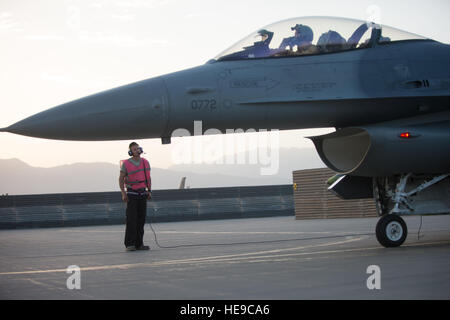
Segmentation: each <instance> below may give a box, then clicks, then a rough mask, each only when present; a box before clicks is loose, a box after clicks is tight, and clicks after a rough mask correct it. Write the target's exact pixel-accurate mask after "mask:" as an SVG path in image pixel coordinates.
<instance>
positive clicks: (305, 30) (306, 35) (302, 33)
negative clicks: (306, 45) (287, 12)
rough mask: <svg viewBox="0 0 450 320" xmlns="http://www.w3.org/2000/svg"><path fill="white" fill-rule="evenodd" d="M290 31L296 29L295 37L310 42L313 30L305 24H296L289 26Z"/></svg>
mask: <svg viewBox="0 0 450 320" xmlns="http://www.w3.org/2000/svg"><path fill="white" fill-rule="evenodd" d="M291 30H292V31H294V30H295V31H297V34H298V35H297V37H299V38H300V41H302V42H312V41H313V38H314V34H313V31H312V30H311V28H310V27H308V26H305V25H303V24H296V25H295V26H294V27H291Z"/></svg>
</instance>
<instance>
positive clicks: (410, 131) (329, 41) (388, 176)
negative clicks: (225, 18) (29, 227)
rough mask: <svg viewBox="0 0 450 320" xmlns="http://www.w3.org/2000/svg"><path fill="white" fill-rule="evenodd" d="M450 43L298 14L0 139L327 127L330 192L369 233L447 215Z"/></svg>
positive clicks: (398, 234) (401, 229)
mask: <svg viewBox="0 0 450 320" xmlns="http://www.w3.org/2000/svg"><path fill="white" fill-rule="evenodd" d="M449 93H450V46H449V45H447V44H442V43H439V42H437V41H434V40H431V39H427V38H424V37H422V36H419V35H416V34H412V33H408V32H405V31H401V30H398V29H395V28H391V27H387V26H382V25H378V24H374V23H367V22H364V21H359V20H353V19H346V18H332V17H303V18H294V19H288V20H283V21H280V22H277V23H274V24H271V25H268V26H265V27H263V28H261V29H259V30H258V31H257V32H255V33H252V34H250V35H249V36H248V37H245V38H244V39H243V40H241V41H239V42H237V43H236V44H235V45H233V46H231V47H230V48H228V49H227V50H225V51H223V52H222V53H221V54H219V55H217V56H216V57H215V58H214V59H211V60H209V61H208V62H207V63H206V64H204V65H201V66H198V67H195V68H191V69H187V70H183V71H179V72H175V73H171V74H167V75H163V76H159V77H155V78H151V79H147V80H144V81H139V82H136V83H132V84H128V85H125V86H121V87H118V88H115V89H111V90H107V91H103V92H100V93H97V94H94V95H90V96H87V97H84V98H81V99H78V100H75V101H71V102H68V103H65V104H62V105H60V106H57V107H54V108H51V109H48V110H46V111H43V112H41V113H38V114H36V115H33V116H31V117H29V118H26V119H24V120H22V121H19V122H17V123H15V124H13V125H11V126H9V127H7V128H3V129H1V131H7V132H12V133H16V134H21V135H27V136H33V137H41V138H47V139H60V140H123V139H138V138H161V139H162V143H170V138H171V135H172V132H173V131H174V130H176V129H178V128H185V129H187V130H188V131H189V132H191V134H193V133H194V132H193V123H194V121H202V128H203V129H204V130H207V129H210V128H215V129H219V130H221V131H222V132H225V130H226V129H232V128H240V129H243V130H248V129H250V128H264V129H279V130H288V129H303V128H323V127H334V128H336V131H335V132H332V133H329V134H325V135H320V136H314V137H310V139H312V141H313V142H314V145H315V147H316V149H317V151H318V153H319V155H320V157H321V159H322V160H323V162H324V163H325V164H326V165H327V166H328V167H329V168H331V169H333V170H334V171H335V172H337V173H338V174H340V176H339V177H338V179H336V181H335V182H334V183H333V184H332V185H331V186H330V188H329V189H330V190H331V191H333V192H335V193H336V194H337V195H339V196H341V197H343V198H345V199H355V198H374V200H375V203H376V206H377V211H378V214H379V215H380V216H381V218H380V220H379V222H378V224H377V227H376V236H377V239H378V241H379V242H380V244H382V245H383V246H385V247H394V246H399V245H401V244H402V243H403V242H404V241H405V239H406V236H407V226H406V224H405V222H404V220H403V219H402V218H401V217H400V216H401V215H424V214H448V213H450V179H449V175H450V97H449Z"/></svg>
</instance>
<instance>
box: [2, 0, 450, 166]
mask: <svg viewBox="0 0 450 320" xmlns="http://www.w3.org/2000/svg"><path fill="white" fill-rule="evenodd" d="M449 13H450V1H448V0H427V1H423V0H420V1H416V0H405V1H401V0H396V1H392V0H390V1H375V0H371V1H365V0H358V1H345V0H341V1H334V0H333V1H331V0H328V1H321V0H316V1H305V0H303V1H300V0H296V1H291V0H277V1H272V2H270V1H261V0H258V1H256V0H251V1H247V0H238V1H235V0H228V1H215V0H196V1H186V0H183V1H174V0H152V1H144V0H135V1H125V0H85V1H81V0H78V1H77V0H65V1H64V0H39V1H29V0H26V1H25V0H0V43H1V50H0V108H1V117H0V127H6V126H8V125H11V124H12V123H15V122H17V121H19V120H22V119H23V118H25V117H28V116H30V115H33V114H35V113H37V112H40V111H43V110H45V109H48V108H50V107H53V106H55V105H59V104H61V103H64V102H67V101H70V100H74V99H77V98H80V97H83V96H86V95H89V94H92V93H95V92H99V91H102V90H105V89H109V88H113V87H116V86H120V85H123V84H127V83H130V82H135V81H138V80H142V79H146V78H150V77H154V76H157V75H161V74H165V73H170V72H174V71H178V70H181V69H185V68H188V67H193V66H196V65H200V64H203V63H205V62H206V61H208V60H209V59H211V58H212V57H214V56H216V55H217V54H218V53H220V52H221V51H223V50H224V49H226V48H227V47H229V46H230V45H232V44H233V43H235V42H236V41H238V40H240V39H241V38H243V37H244V36H246V35H248V34H250V33H251V32H253V31H255V30H257V29H258V28H260V27H262V26H265V25H267V24H271V23H273V22H276V21H279V20H284V19H287V18H293V17H300V16H315V15H316V16H317V15H320V16H341V17H348V18H356V19H361V20H374V19H373V18H374V17H375V18H376V19H378V20H379V21H376V22H379V23H381V24H385V25H389V26H393V27H396V28H399V29H403V30H406V31H410V32H413V33H416V34H419V35H423V36H426V37H429V38H432V39H435V40H438V41H441V42H445V43H450V34H449V30H450V22H449V21H450V19H449V16H448V15H449ZM329 131H330V130H326V131H323V130H317V129H316V130H306V131H305V130H294V131H284V132H281V133H280V146H281V147H295V146H299V147H304V146H312V143H311V142H309V140H307V139H304V138H303V137H304V136H307V135H311V134H319V133H322V132H329ZM202 138H203V137H199V138H195V139H202ZM178 139H180V138H178ZM183 139H194V138H183ZM174 140H175V141H174V142H173V143H172V145H161V142H160V140H159V139H147V140H138V142H139V143H140V144H141V146H143V147H144V149H145V151H146V152H147V157H149V158H150V159H151V163H152V165H153V166H156V167H163V168H165V167H168V166H169V165H171V153H172V150H173V148H174V147H175V146H176V144H177V143H179V140H178V141H177V139H174ZM129 142H130V141H110V142H73V141H53V140H46V139H37V138H30V137H23V136H18V135H13V134H9V133H0V150H1V152H0V159H7V158H19V159H21V160H24V161H26V162H27V163H29V164H31V165H33V166H42V167H51V166H55V165H61V164H68V163H74V162H110V163H118V161H119V160H120V159H123V158H126V157H127V155H126V152H127V146H128V143H129Z"/></svg>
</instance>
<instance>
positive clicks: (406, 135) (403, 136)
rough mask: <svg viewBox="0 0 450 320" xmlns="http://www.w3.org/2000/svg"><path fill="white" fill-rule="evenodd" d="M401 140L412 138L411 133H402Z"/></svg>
mask: <svg viewBox="0 0 450 320" xmlns="http://www.w3.org/2000/svg"><path fill="white" fill-rule="evenodd" d="M400 138H405V139H408V138H411V133H409V132H402V133H400Z"/></svg>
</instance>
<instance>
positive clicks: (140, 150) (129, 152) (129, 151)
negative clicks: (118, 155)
mask: <svg viewBox="0 0 450 320" xmlns="http://www.w3.org/2000/svg"><path fill="white" fill-rule="evenodd" d="M138 152H139V154H141V153H144V149H142V147H139V148H138ZM128 155H129V156H130V157H132V156H133V152H131V150H130V149H128Z"/></svg>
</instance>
